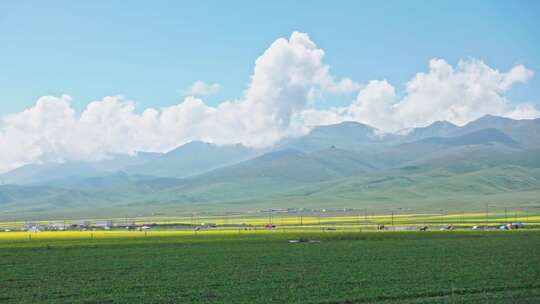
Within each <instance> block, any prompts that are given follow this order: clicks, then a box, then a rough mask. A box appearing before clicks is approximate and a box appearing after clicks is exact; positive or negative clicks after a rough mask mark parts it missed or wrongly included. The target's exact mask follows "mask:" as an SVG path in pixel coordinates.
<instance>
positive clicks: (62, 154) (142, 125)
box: [0, 32, 359, 171]
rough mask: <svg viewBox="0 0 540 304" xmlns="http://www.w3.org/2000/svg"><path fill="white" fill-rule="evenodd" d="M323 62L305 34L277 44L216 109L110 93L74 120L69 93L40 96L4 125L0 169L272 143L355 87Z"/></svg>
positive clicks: (206, 89)
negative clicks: (320, 103) (322, 102)
mask: <svg viewBox="0 0 540 304" xmlns="http://www.w3.org/2000/svg"><path fill="white" fill-rule="evenodd" d="M323 57H324V51H323V50H321V49H320V48H318V47H317V46H316V45H315V43H313V42H312V41H311V39H310V38H309V36H308V35H307V34H304V33H299V32H294V33H292V34H291V36H290V37H289V39H285V38H280V39H277V40H276V41H274V43H272V44H271V45H270V47H269V48H268V49H267V50H266V51H265V52H264V53H263V54H262V55H261V56H260V57H259V58H258V59H257V61H256V63H255V67H254V71H253V74H252V75H251V80H250V83H249V85H248V88H247V90H246V92H245V93H244V95H243V96H242V97H241V98H239V99H238V100H233V101H226V102H223V103H221V104H219V105H218V106H216V107H212V106H208V105H206V104H205V103H204V102H203V101H202V100H201V99H198V98H196V97H194V96H187V97H186V98H185V99H184V100H183V101H182V102H180V103H179V104H177V105H174V106H171V107H166V108H162V109H154V108H149V109H146V110H144V111H143V112H142V113H140V114H139V113H137V112H136V109H135V104H134V103H133V102H132V101H129V100H126V99H125V98H123V97H120V96H109V97H105V98H104V99H102V100H99V101H93V102H91V103H90V104H88V106H87V107H86V109H84V110H83V111H82V112H81V113H80V114H79V115H78V114H77V113H76V112H75V111H74V110H73V108H72V107H71V105H70V100H71V98H70V97H69V96H61V97H52V96H47V97H42V98H40V99H39V100H38V101H37V103H36V105H35V106H33V107H32V108H30V109H28V110H26V111H23V112H21V113H16V114H12V115H10V116H8V117H6V119H5V120H4V125H3V127H2V129H1V130H0V145H1V146H2V147H3V149H2V151H1V152H0V171H3V170H8V169H12V168H14V167H17V166H20V165H22V164H26V163H31V162H37V161H64V160H95V159H102V158H106V157H108V156H110V155H112V154H133V153H135V152H136V151H167V150H169V149H171V148H174V147H176V146H178V145H180V144H183V143H186V142H188V141H191V140H204V141H209V142H214V143H218V144H225V143H237V142H241V143H244V144H245V145H249V146H255V147H264V146H268V145H271V144H273V143H275V142H276V141H278V140H280V139H282V138H283V137H285V136H295V135H298V134H302V133H304V132H306V131H307V128H306V127H305V126H304V125H303V124H300V123H298V122H296V121H294V120H293V118H294V117H295V116H296V115H298V114H299V113H301V112H302V111H305V110H306V109H309V108H310V107H311V106H312V105H313V102H314V99H315V98H316V97H317V96H319V95H321V94H323V93H324V92H331V93H340V92H350V91H354V90H357V89H358V87H359V85H358V84H356V83H354V82H353V81H352V80H350V79H347V78H345V79H341V80H338V79H336V78H335V77H334V76H332V75H330V73H329V67H328V66H327V65H325V64H324V63H323ZM218 88H219V85H217V84H206V83H204V82H200V81H199V82H196V83H195V84H194V85H193V86H192V87H191V89H190V92H189V93H190V94H189V95H198V96H201V95H208V94H210V93H214V92H215V91H217V89H218ZM4 147H5V148H4Z"/></svg>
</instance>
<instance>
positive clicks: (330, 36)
mask: <svg viewBox="0 0 540 304" xmlns="http://www.w3.org/2000/svg"><path fill="white" fill-rule="evenodd" d="M538 16H540V2H539V1H385V2H383V1H372V2H365V1H272V2H268V1H130V2H129V3H128V2H126V1H24V0H19V1H2V2H0V46H1V47H0V115H2V116H3V115H5V114H7V113H12V112H18V111H21V110H23V109H25V108H28V107H30V106H32V105H33V104H34V103H35V102H36V100H37V98H38V97H40V96H43V95H55V96H58V95H61V94H69V95H71V96H72V97H73V105H74V106H75V107H76V108H77V109H78V110H81V109H83V107H84V106H85V105H86V104H87V103H88V102H90V101H92V100H98V99H101V98H103V97H104V96H107V95H116V94H122V95H124V96H126V97H128V98H129V99H132V100H135V101H136V103H137V106H138V109H144V108H146V107H149V106H152V107H163V106H168V105H173V104H176V103H178V102H179V101H180V100H181V99H182V91H183V90H185V89H186V88H187V87H189V86H190V85H191V84H192V83H193V82H195V81H197V80H203V81H207V82H212V83H214V82H216V83H219V84H221V85H222V88H223V89H222V90H221V92H220V93H219V94H216V95H213V96H208V97H206V98H205V101H206V102H207V103H209V104H211V105H215V104H216V103H218V102H220V101H222V100H227V99H235V98H239V97H240V96H241V95H242V92H243V91H244V90H245V89H246V87H247V85H248V82H249V76H250V75H251V74H252V72H253V67H254V62H255V60H256V58H257V57H258V56H260V55H261V54H262V53H263V52H264V50H265V49H267V48H268V46H269V45H270V44H271V43H272V42H273V41H274V40H275V39H277V38H279V37H288V36H289V35H290V34H291V32H293V31H301V32H306V33H308V34H309V35H310V37H311V39H312V40H313V41H314V42H315V43H316V44H317V46H318V47H320V48H321V49H323V50H324V51H325V52H326V55H325V59H324V60H325V63H327V64H328V65H329V66H330V67H331V72H332V74H333V75H336V76H338V77H350V78H351V79H354V80H355V81H357V82H359V83H365V82H367V81H369V80H371V79H387V80H388V82H390V83H392V84H393V85H394V86H396V88H397V90H398V92H399V91H400V90H402V89H403V87H404V84H405V82H406V81H408V80H410V79H411V78H412V77H413V76H414V75H415V74H416V73H417V72H421V71H426V70H427V69H428V61H429V60H430V59H431V58H434V57H437V58H443V59H445V60H446V61H448V62H449V63H450V64H452V65H455V64H456V63H457V61H458V60H459V59H460V58H468V57H474V58H477V59H481V60H483V61H484V62H486V64H488V65H489V66H490V67H492V68H495V69H500V70H502V71H507V70H508V69H510V68H511V67H512V66H514V65H516V64H523V65H524V66H526V67H527V68H528V69H530V70H532V71H533V72H535V74H536V75H535V76H534V77H532V79H530V80H529V81H528V83H527V84H518V85H516V86H515V87H514V88H513V89H512V91H510V92H509V93H508V96H509V97H510V98H511V99H512V100H513V101H515V102H522V101H527V102H532V103H534V104H536V105H540V35H539V34H540V21H539V20H540V18H538ZM347 98H348V97H347ZM345 99H346V97H343V96H342V97H339V98H332V99H331V100H330V101H329V103H327V104H326V105H327V106H328V105H341V104H343V103H348V102H350V100H349V99H350V98H348V99H347V100H345Z"/></svg>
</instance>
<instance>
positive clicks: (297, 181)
mask: <svg viewBox="0 0 540 304" xmlns="http://www.w3.org/2000/svg"><path fill="white" fill-rule="evenodd" d="M0 181H1V182H2V185H0V218H4V219H5V218H10V219H15V218H17V219H22V218H25V219H26V218H44V217H89V216H125V215H130V216H131V215H151V214H179V213H187V212H216V213H218V212H226V211H258V210H266V209H269V208H306V209H310V208H324V209H343V208H368V207H369V208H371V209H381V210H383V209H385V210H388V209H396V208H401V209H403V208H407V209H416V210H419V209H422V210H440V209H441V208H444V209H447V210H458V209H459V210H477V209H480V208H482V206H483V204H485V203H487V202H489V203H490V204H494V205H497V206H503V205H504V206H514V207H516V208H517V207H519V208H524V207H526V206H533V207H534V206H540V119H532V120H513V119H509V118H503V117H496V116H484V117H482V118H480V119H478V120H475V121H472V122H470V123H468V124H466V125H464V126H461V127H460V126H456V125H454V124H452V123H449V122H435V123H433V124H431V125H429V126H426V127H421V128H415V129H408V130H402V131H399V132H396V133H384V132H382V131H380V130H377V129H376V128H373V127H370V126H368V125H365V124H361V123H357V122H344V123H340V124H335V125H328V126H320V127H315V128H314V129H312V130H311V132H309V133H308V134H306V135H304V136H302V137H298V138H291V139H287V140H284V141H282V142H280V143H279V144H277V145H276V146H275V147H273V148H271V149H265V150H258V149H252V148H248V147H245V146H243V145H241V144H236V145H221V146H220V145H215V144H210V143H205V142H191V143H187V144H185V145H182V146H180V147H178V148H176V149H173V150H172V151H170V152H168V153H138V154H136V155H132V156H126V155H122V156H115V157H112V158H111V159H108V160H103V161H96V162H65V163H45V164H31V165H26V166H23V167H20V168H17V169H15V170H13V171H10V172H7V173H4V174H2V175H0Z"/></svg>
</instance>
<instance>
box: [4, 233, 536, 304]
mask: <svg viewBox="0 0 540 304" xmlns="http://www.w3.org/2000/svg"><path fill="white" fill-rule="evenodd" d="M95 233H96V235H95V236H94V238H93V239H90V238H89V232H88V231H86V232H42V233H36V234H35V237H33V238H32V239H31V240H29V239H28V233H0V303H225V302H227V303H375V302H376V303H397V302H399V303H538V299H539V298H540V283H539V282H540V266H539V265H540V231H536V230H521V231H501V232H499V231H488V232H473V231H467V232H465V231H453V232H424V233H420V232H369V233H366V232H364V233H358V232H355V233H353V232H339V231H334V232H325V233H322V232H318V233H314V232H287V233H283V232H280V231H279V230H278V231H273V232H270V231H257V232H243V231H242V232H240V233H234V232H232V231H230V232H228V233H223V232H210V231H207V232H204V233H198V234H195V233H194V232H193V231H190V232H187V231H184V232H181V231H169V232H159V231H151V232H149V233H148V236H146V237H145V236H144V233H142V232H126V231H123V232H117V231H110V232H95ZM300 238H302V239H308V240H314V241H316V242H305V243H294V244H291V243H289V242H288V240H290V239H300Z"/></svg>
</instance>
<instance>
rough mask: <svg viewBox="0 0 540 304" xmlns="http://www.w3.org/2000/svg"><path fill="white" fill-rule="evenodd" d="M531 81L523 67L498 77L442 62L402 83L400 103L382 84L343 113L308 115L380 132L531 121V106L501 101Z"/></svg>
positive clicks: (478, 67) (477, 66) (470, 63)
mask: <svg viewBox="0 0 540 304" xmlns="http://www.w3.org/2000/svg"><path fill="white" fill-rule="evenodd" d="M532 76H533V72H532V71H530V70H528V69H527V68H525V67H524V66H522V65H517V66H515V67H513V68H512V69H511V70H510V71H508V72H506V73H503V72H500V71H498V70H496V69H493V68H491V67H489V66H488V65H486V64H485V63H484V62H482V61H479V60H475V59H468V60H462V61H460V62H459V63H458V65H457V67H455V68H454V67H452V66H451V65H450V64H448V62H446V61H445V60H443V59H432V60H431V61H430V62H429V71H428V72H427V73H418V74H416V75H415V76H414V77H413V78H412V79H411V80H410V81H409V82H407V85H406V90H405V92H404V94H403V95H402V97H400V98H398V96H397V94H396V92H395V88H394V87H393V86H392V85H390V84H389V83H388V82H387V81H385V80H383V81H377V80H372V81H370V82H369V83H368V85H367V86H365V87H364V88H363V89H362V90H360V91H359V93H358V95H357V97H356V100H354V101H353V102H352V103H351V105H349V106H348V107H342V108H334V109H330V110H324V111H316V112H317V113H308V114H310V115H317V116H318V117H325V119H327V120H329V121H332V122H333V123H335V122H338V121H345V120H355V121H360V122H364V123H367V124H370V125H372V126H375V127H378V128H380V129H382V130H385V131H397V130H399V129H402V128H411V127H419V126H426V125H429V124H431V123H433V122H435V121H439V120H446V121H450V122H452V123H455V124H458V125H463V124H466V123H467V122H470V121H472V120H475V119H477V118H480V117H482V116H484V115H486V114H491V115H498V116H506V117H511V118H515V119H525V118H535V117H539V116H540V113H539V112H538V111H537V110H536V109H535V108H534V106H532V105H530V104H518V105H516V104H514V103H511V102H510V101H509V100H508V99H507V97H506V96H505V93H506V92H507V91H508V90H510V89H511V87H512V86H513V85H514V84H516V83H525V82H527V80H529V79H530V78H531V77H532ZM329 117H332V119H329ZM304 120H306V121H307V120H310V119H309V118H305V117H304ZM323 120H324V119H323Z"/></svg>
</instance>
